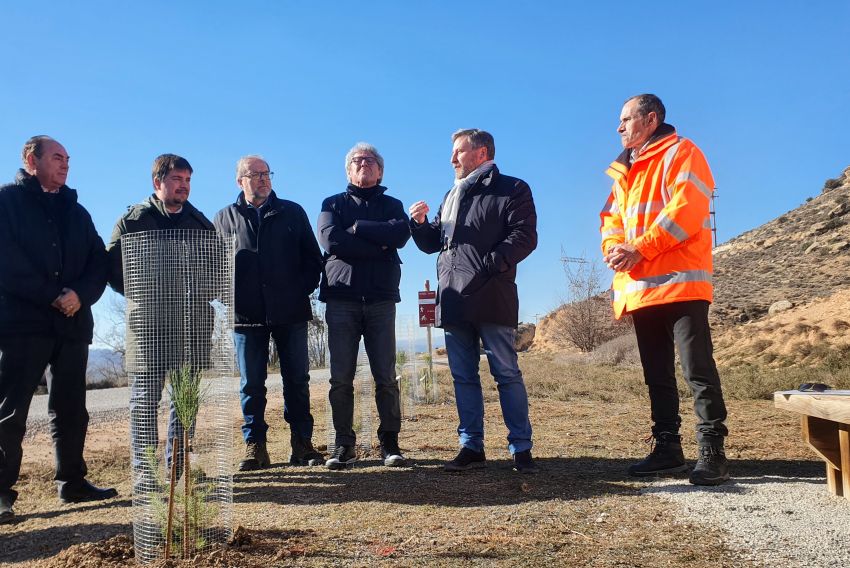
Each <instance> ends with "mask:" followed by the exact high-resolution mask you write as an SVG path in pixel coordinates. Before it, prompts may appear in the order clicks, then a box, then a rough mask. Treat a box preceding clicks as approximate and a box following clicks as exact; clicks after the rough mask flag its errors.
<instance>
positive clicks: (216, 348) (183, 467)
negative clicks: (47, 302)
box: [121, 230, 236, 563]
mask: <svg viewBox="0 0 850 568" xmlns="http://www.w3.org/2000/svg"><path fill="white" fill-rule="evenodd" d="M234 245H235V241H234V238H233V237H232V236H219V235H218V234H217V233H215V232H213V231H203V230H163V231H144V232H139V233H132V234H128V235H124V236H123V237H122V239H121V249H122V255H123V259H124V293H125V297H126V299H127V309H126V326H127V328H126V352H127V355H126V366H127V372H128V374H129V376H130V450H131V462H132V467H131V471H132V483H133V535H134V546H135V550H136V558H137V559H138V560H139V561H140V562H142V563H148V562H151V561H153V560H156V559H159V558H163V557H166V556H176V557H184V558H185V557H188V556H189V555H192V554H195V553H197V552H201V551H203V550H205V549H208V548H209V547H211V546H212V545H213V544H214V543H217V542H222V541H225V540H226V539H227V538H228V537H229V535H230V533H231V530H232V509H233V474H232V469H231V466H232V464H231V454H232V441H233V436H232V429H233V428H232V426H233V424H232V419H231V413H232V408H233V405H234V398H235V397H234V391H233V386H232V384H231V383H232V381H230V380H229V379H230V378H231V377H233V376H234V375H235V374H236V360H235V356H234V350H233V342H232V339H231V331H232V329H233V261H234ZM184 424H185V427H184Z"/></svg>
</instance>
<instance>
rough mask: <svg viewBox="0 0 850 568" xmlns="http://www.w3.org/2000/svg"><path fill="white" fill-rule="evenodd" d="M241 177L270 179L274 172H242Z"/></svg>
mask: <svg viewBox="0 0 850 568" xmlns="http://www.w3.org/2000/svg"><path fill="white" fill-rule="evenodd" d="M242 177H243V178H251V179H259V180H264V179H268V180H270V179H272V178H273V177H274V172H251V173H248V174H242Z"/></svg>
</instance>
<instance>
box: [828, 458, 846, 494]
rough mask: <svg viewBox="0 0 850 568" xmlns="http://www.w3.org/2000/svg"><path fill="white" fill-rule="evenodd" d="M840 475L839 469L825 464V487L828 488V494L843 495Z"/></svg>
mask: <svg viewBox="0 0 850 568" xmlns="http://www.w3.org/2000/svg"><path fill="white" fill-rule="evenodd" d="M840 476H841V472H840V471H838V470H837V469H835V468H834V467H832V466H831V465H829V464H826V488H827V489H828V490H829V494H830V495H835V496H836V497H842V496H843V495H844V488H843V487H842V486H841V479H839V477H840Z"/></svg>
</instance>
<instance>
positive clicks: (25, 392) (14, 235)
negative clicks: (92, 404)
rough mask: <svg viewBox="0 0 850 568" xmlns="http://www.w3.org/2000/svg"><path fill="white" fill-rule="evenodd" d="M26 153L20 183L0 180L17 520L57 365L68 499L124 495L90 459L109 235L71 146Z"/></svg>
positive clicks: (5, 389) (2, 432) (5, 509)
mask: <svg viewBox="0 0 850 568" xmlns="http://www.w3.org/2000/svg"><path fill="white" fill-rule="evenodd" d="M22 158H23V162H24V169H22V170H19V171H18V175H17V176H16V178H15V182H14V183H11V184H8V185H5V186H3V187H0V524H2V523H8V522H11V521H12V520H14V516H15V513H14V511H13V509H12V505H13V504H14V502H15V499H16V498H17V496H18V494H17V492H16V491H14V490H13V489H12V487H13V486H14V485H15V483H16V482H17V480H18V475H19V473H20V470H21V458H22V457H23V451H22V448H21V443H22V441H23V438H24V433H25V432H26V427H27V414H28V413H29V407H30V402H31V401H32V397H33V394H34V393H35V389H36V387H37V386H38V383H39V381H40V380H41V377H42V375H43V374H44V371H45V369H46V368H47V366H48V365H49V366H50V370H51V372H52V374H53V380H52V381H51V382H50V394H49V398H48V402H47V408H48V414H49V416H50V434H51V436H52V437H53V444H54V450H55V454H56V477H55V479H56V482H57V484H58V488H59V498H60V499H61V500H62V501H63V502H65V503H76V502H80V501H92V500H99V499H107V498H109V497H114V496H115V495H117V492H116V491H115V489H100V488H97V487H95V486H93V485H92V484H91V483H89V482H88V481H86V479H85V475H86V472H87V470H86V462H85V460H84V459H83V446H84V444H85V440H86V430H87V428H88V420H89V415H88V412H87V411H86V364H87V362H88V353H89V343H91V340H92V332H93V329H94V321H93V319H92V312H91V307H92V305H93V304H94V303H95V302H97V300H98V299H99V298H100V296H101V294H103V289H104V287H105V286H106V252H105V251H104V249H103V241H102V240H101V239H100V237H99V236H98V234H97V231H96V230H95V228H94V224H93V223H92V220H91V217H90V216H89V214H88V212H87V211H86V210H85V209H84V208H83V206H82V205H80V204H79V203H78V202H77V192H76V191H75V190H73V189H71V188H69V187H68V186H67V185H65V180H66V178H67V177H68V161H69V158H68V153H67V152H66V151H65V148H64V147H63V146H62V145H61V144H60V143H59V142H57V141H56V140H53V139H52V138H50V137H48V136H34V137H33V138H30V139H29V140H28V141H27V142H26V144H24V149H23V152H22Z"/></svg>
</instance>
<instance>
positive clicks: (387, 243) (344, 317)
mask: <svg viewBox="0 0 850 568" xmlns="http://www.w3.org/2000/svg"><path fill="white" fill-rule="evenodd" d="M345 171H346V174H347V175H348V181H349V184H348V187H347V188H346V190H345V191H344V192H342V193H339V194H336V195H332V196H331V197H328V198H327V199H325V201H324V202H323V203H322V212H321V213H320V214H319V242H320V243H321V245H322V247H323V248H324V249H325V270H324V273H323V274H322V285H321V289H320V292H319V299H320V300H322V301H323V302H327V310H326V312H325V319H326V320H327V324H328V349H329V350H330V356H331V389H330V394H329V398H330V404H331V411H332V412H333V423H334V430H336V443H335V446H336V447H335V451H334V453H333V455H332V456H331V457H330V459H329V460H328V461H327V463H326V465H327V467H328V468H329V469H343V468H345V467H346V466H347V465H349V464H352V463H353V462H355V461H356V460H357V454H356V452H355V450H354V446H355V441H356V438H355V434H354V430H353V428H352V423H353V420H354V386H353V385H354V373H355V370H356V368H357V352H358V346H359V343H360V338H361V337H363V343H364V345H365V347H366V354H367V355H368V357H369V366H370V367H371V370H372V376H373V377H374V378H375V404H376V405H377V407H378V416H379V417H380V420H381V424H380V426H379V427H378V438H379V440H380V442H381V453H382V457H383V459H384V465H386V466H388V467H398V466H402V465H405V462H406V460H405V458H404V456H403V455H402V453H401V450H400V449H399V446H398V433H399V430H400V429H401V407H400V404H399V402H400V401H399V390H398V383H397V382H396V379H395V305H396V303H397V302H399V301H400V300H401V297H400V295H399V292H398V286H399V282H400V280H401V259H400V258H399V256H398V249H400V248H402V247H403V246H404V245H405V243H407V240H408V239H409V238H410V229H409V228H408V218H407V215H406V214H405V212H404V206H403V205H402V204H401V201H399V200H398V199H395V198H394V197H390V196H388V195H386V191H387V188H386V187H384V186H382V185H380V183H381V180H382V179H383V176H384V159H383V158H382V157H381V155H380V154H379V153H378V150H377V149H376V148H375V147H374V146H372V145H371V144H365V143H363V142H360V143H358V144H355V146H354V147H353V148H352V149H351V150H349V151H348V154H347V155H346V156H345Z"/></svg>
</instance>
